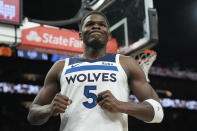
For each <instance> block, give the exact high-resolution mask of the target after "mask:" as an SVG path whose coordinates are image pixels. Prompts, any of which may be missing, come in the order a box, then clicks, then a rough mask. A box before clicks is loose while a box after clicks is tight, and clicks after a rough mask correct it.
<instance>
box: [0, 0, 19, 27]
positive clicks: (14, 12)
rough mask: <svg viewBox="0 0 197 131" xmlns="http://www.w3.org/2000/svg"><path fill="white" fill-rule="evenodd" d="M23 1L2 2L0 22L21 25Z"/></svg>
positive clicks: (8, 0)
mask: <svg viewBox="0 0 197 131" xmlns="http://www.w3.org/2000/svg"><path fill="white" fill-rule="evenodd" d="M21 11H22V6H21V0H0V22H2V23H11V24H20V23H21V14H22V13H21Z"/></svg>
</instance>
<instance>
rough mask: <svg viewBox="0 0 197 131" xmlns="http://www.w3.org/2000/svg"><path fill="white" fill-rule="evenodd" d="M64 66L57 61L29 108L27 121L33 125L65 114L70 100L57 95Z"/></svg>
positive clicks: (61, 62)
mask: <svg viewBox="0 0 197 131" xmlns="http://www.w3.org/2000/svg"><path fill="white" fill-rule="evenodd" d="M63 66H64V61H58V62H57V63H55V64H54V65H53V67H52V68H51V69H50V71H49V72H48V74H47V76H46V78H45V82H44V87H43V88H42V89H41V90H40V92H39V93H38V95H37V96H36V98H35V99H34V101H33V103H32V105H31V106H30V110H29V114H28V121H29V122H30V123H31V124H33V125H41V124H44V123H45V122H47V121H48V119H49V118H50V117H51V116H56V115H58V114H59V113H63V112H65V110H66V108H67V106H68V105H70V104H71V100H69V98H68V97H66V96H63V95H61V94H58V92H59V91H60V82H59V80H60V79H59V78H60V75H61V72H62V69H63Z"/></svg>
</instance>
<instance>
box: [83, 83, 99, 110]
mask: <svg viewBox="0 0 197 131" xmlns="http://www.w3.org/2000/svg"><path fill="white" fill-rule="evenodd" d="M90 90H96V86H85V88H84V95H85V97H86V98H88V99H89V98H90V99H92V100H93V101H92V102H91V103H89V102H88V101H85V102H83V105H84V106H85V107H86V108H89V109H91V108H93V107H95V106H96V100H97V96H96V94H94V93H90V92H89V91H90Z"/></svg>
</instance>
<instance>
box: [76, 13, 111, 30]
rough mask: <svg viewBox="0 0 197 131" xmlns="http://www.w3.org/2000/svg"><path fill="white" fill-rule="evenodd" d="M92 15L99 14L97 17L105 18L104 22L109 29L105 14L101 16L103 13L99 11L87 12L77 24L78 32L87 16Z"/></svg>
mask: <svg viewBox="0 0 197 131" xmlns="http://www.w3.org/2000/svg"><path fill="white" fill-rule="evenodd" d="M92 14H99V15H101V16H103V17H104V18H105V20H106V22H107V26H108V27H110V25H109V21H108V19H107V17H106V15H105V14H103V13H102V12H100V11H90V12H88V13H87V14H85V15H84V16H83V18H82V19H81V21H80V24H79V31H81V29H82V26H83V23H84V21H85V19H86V18H87V17H88V16H89V15H92Z"/></svg>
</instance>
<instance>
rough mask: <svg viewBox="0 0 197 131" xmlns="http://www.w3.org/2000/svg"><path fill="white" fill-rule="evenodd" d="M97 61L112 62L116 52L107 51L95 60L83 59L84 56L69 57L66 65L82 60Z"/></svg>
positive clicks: (114, 59)
mask: <svg viewBox="0 0 197 131" xmlns="http://www.w3.org/2000/svg"><path fill="white" fill-rule="evenodd" d="M97 61H106V62H114V63H115V61H116V54H112V53H107V54H106V55H105V56H104V57H101V58H98V59H96V60H89V59H85V58H80V57H79V56H75V57H72V58H69V64H68V65H72V64H76V63H82V62H89V63H94V62H97Z"/></svg>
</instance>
